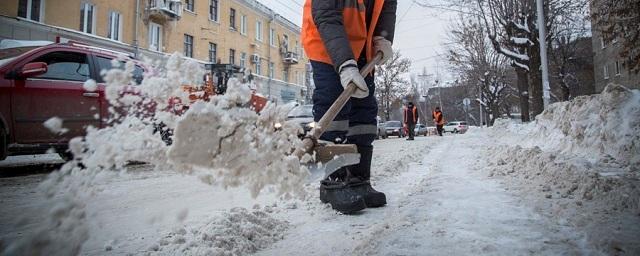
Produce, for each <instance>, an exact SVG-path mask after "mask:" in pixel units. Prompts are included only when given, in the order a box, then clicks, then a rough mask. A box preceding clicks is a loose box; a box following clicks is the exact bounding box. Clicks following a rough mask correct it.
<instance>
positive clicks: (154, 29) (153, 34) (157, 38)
mask: <svg viewBox="0 0 640 256" xmlns="http://www.w3.org/2000/svg"><path fill="white" fill-rule="evenodd" d="M149 50H152V51H158V52H161V51H162V26H160V25H158V24H156V23H153V22H149Z"/></svg>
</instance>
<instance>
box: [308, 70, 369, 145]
mask: <svg viewBox="0 0 640 256" xmlns="http://www.w3.org/2000/svg"><path fill="white" fill-rule="evenodd" d="M311 67H312V68H313V81H314V83H315V87H316V88H315V90H314V91H313V119H314V120H315V121H316V122H318V121H319V120H320V118H322V116H323V115H324V113H325V112H326V111H327V110H328V109H329V107H331V104H333V102H334V101H335V100H336V99H337V98H338V96H339V95H340V93H342V91H343V90H344V88H343V87H342V84H341V83H340V76H339V75H338V73H337V72H336V71H335V69H334V68H333V66H332V65H329V64H325V63H322V62H317V61H311ZM364 80H365V82H367V85H368V86H369V96H368V97H366V98H363V99H358V98H353V97H352V98H351V99H350V100H349V101H347V104H346V105H345V106H344V108H343V109H342V110H341V111H340V113H338V116H336V119H335V120H334V121H333V122H331V125H330V126H329V127H327V130H326V132H325V133H324V134H323V135H322V137H320V139H322V140H326V141H331V142H336V143H349V144H355V145H356V146H358V147H371V146H372V145H371V144H372V143H373V140H374V139H375V137H376V134H377V131H378V130H377V122H376V116H377V115H378V102H377V101H376V98H375V96H374V93H375V85H374V79H373V76H367V77H365V78H364Z"/></svg>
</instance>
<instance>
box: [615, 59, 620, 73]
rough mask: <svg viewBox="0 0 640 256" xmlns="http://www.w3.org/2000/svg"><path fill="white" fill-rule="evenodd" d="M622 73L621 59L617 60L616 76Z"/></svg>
mask: <svg viewBox="0 0 640 256" xmlns="http://www.w3.org/2000/svg"><path fill="white" fill-rule="evenodd" d="M619 75H620V61H616V76H619Z"/></svg>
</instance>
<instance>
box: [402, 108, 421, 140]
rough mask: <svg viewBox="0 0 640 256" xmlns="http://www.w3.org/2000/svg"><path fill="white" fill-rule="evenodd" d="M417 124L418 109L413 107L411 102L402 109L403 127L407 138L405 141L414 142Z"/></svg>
mask: <svg viewBox="0 0 640 256" xmlns="http://www.w3.org/2000/svg"><path fill="white" fill-rule="evenodd" d="M417 123H418V108H416V106H414V105H413V102H409V103H408V104H407V106H406V107H405V108H404V126H405V127H406V128H407V132H408V133H409V138H407V140H414V138H413V137H415V134H416V132H415V128H416V124H417Z"/></svg>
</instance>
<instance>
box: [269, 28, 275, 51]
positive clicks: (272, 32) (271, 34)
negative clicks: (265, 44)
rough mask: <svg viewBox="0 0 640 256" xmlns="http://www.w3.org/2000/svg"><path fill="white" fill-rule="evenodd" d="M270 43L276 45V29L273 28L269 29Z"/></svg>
mask: <svg viewBox="0 0 640 256" xmlns="http://www.w3.org/2000/svg"><path fill="white" fill-rule="evenodd" d="M269 45H271V46H274V47H275V46H276V30H275V29H273V28H270V29H269Z"/></svg>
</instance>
